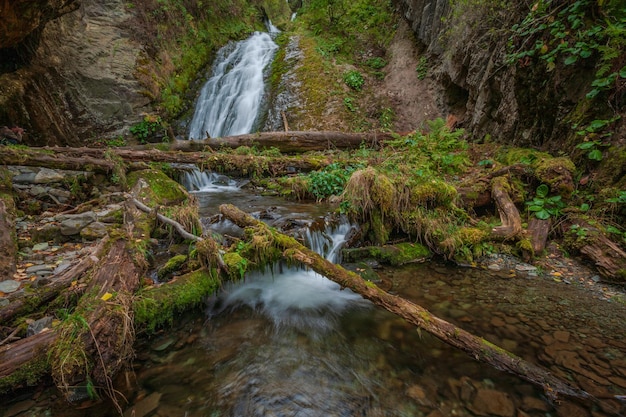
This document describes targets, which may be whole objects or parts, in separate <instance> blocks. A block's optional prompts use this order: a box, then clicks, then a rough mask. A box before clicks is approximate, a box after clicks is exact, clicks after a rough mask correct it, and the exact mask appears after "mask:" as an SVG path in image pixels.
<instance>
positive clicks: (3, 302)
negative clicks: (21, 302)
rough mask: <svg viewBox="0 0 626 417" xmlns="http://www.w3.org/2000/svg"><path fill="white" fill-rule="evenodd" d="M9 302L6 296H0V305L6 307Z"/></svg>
mask: <svg viewBox="0 0 626 417" xmlns="http://www.w3.org/2000/svg"><path fill="white" fill-rule="evenodd" d="M9 304H11V302H10V301H9V299H8V298H5V297H0V307H6V306H8V305H9Z"/></svg>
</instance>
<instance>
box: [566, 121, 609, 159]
mask: <svg viewBox="0 0 626 417" xmlns="http://www.w3.org/2000/svg"><path fill="white" fill-rule="evenodd" d="M619 119H620V117H619V116H616V117H614V118H612V119H596V120H593V121H591V122H590V123H589V124H587V125H585V126H582V127H580V129H578V128H579V125H578V124H574V125H573V126H572V128H574V129H578V130H577V131H576V134H577V135H579V136H583V137H584V140H585V141H584V142H581V143H579V144H578V145H576V149H581V150H584V151H588V153H587V158H588V159H591V160H593V161H601V160H602V150H600V149H599V148H600V147H601V146H607V144H605V143H603V142H602V140H603V139H605V138H608V137H611V136H612V135H613V132H612V131H611V130H609V131H607V128H608V127H610V125H612V124H613V123H614V122H616V121H617V120H619ZM603 131H604V132H603ZM600 132H603V133H600Z"/></svg>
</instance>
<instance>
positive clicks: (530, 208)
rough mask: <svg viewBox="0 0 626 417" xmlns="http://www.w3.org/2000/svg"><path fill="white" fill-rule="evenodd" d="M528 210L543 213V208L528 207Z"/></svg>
mask: <svg viewBox="0 0 626 417" xmlns="http://www.w3.org/2000/svg"><path fill="white" fill-rule="evenodd" d="M528 210H530V211H534V212H538V211H544V209H543V206H530V207H528Z"/></svg>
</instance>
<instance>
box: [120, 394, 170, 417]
mask: <svg viewBox="0 0 626 417" xmlns="http://www.w3.org/2000/svg"><path fill="white" fill-rule="evenodd" d="M161 395H162V394H161V393H159V392H153V393H152V394H150V395H148V396H147V397H146V398H144V399H142V400H140V401H139V402H137V403H136V404H135V405H133V406H132V407H130V408H129V409H127V410H126V411H124V417H131V416H132V417H144V416H146V415H148V414H150V413H151V412H153V411H154V410H156V409H157V407H158V406H159V401H160V400H161Z"/></svg>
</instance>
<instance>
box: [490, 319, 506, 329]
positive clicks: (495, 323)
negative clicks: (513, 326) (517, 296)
mask: <svg viewBox="0 0 626 417" xmlns="http://www.w3.org/2000/svg"><path fill="white" fill-rule="evenodd" d="M490 324H491V325H492V326H494V327H502V326H504V325H506V322H505V321H504V320H503V319H501V318H500V317H494V318H492V319H491V321H490Z"/></svg>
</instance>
